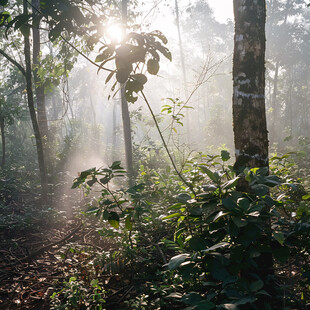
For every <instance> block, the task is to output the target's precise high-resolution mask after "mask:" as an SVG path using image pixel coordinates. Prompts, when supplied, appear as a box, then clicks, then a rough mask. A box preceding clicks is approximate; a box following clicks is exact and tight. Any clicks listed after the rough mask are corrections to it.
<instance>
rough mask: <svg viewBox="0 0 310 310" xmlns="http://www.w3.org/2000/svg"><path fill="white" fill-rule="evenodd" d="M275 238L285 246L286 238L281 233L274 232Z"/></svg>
mask: <svg viewBox="0 0 310 310" xmlns="http://www.w3.org/2000/svg"><path fill="white" fill-rule="evenodd" d="M272 236H273V238H275V239H276V240H277V241H278V242H279V243H280V244H281V245H283V244H284V241H285V237H284V235H283V233H282V232H281V231H274V232H273V234H272Z"/></svg>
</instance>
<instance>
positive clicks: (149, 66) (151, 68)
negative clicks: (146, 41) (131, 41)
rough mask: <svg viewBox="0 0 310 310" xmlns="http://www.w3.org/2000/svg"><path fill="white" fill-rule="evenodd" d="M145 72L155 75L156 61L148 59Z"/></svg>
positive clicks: (156, 69)
mask: <svg viewBox="0 0 310 310" xmlns="http://www.w3.org/2000/svg"><path fill="white" fill-rule="evenodd" d="M147 71H148V72H149V73H150V74H152V75H156V74H157V73H158V71H159V62H158V60H156V59H149V60H148V62H147Z"/></svg>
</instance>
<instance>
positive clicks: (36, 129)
mask: <svg viewBox="0 0 310 310" xmlns="http://www.w3.org/2000/svg"><path fill="white" fill-rule="evenodd" d="M27 4H28V3H27V0H23V14H25V15H27V14H28V8H27ZM24 54H25V64H26V70H25V73H26V75H25V76H26V85H27V100H28V108H29V112H30V117H31V122H32V126H33V131H34V135H35V140H36V147H37V155H38V162H39V170H40V180H41V187H42V198H43V201H44V200H46V198H47V187H48V186H47V185H48V182H47V174H46V166H45V159H44V151H43V142H42V138H41V134H40V129H39V125H38V122H37V117H36V112H35V108H34V99H33V91H32V74H31V53H30V42H29V34H28V35H27V34H24Z"/></svg>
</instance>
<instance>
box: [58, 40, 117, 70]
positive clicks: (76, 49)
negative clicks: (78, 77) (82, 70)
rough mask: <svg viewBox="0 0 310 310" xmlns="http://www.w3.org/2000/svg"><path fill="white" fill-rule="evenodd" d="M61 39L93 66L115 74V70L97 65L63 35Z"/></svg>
mask: <svg viewBox="0 0 310 310" xmlns="http://www.w3.org/2000/svg"><path fill="white" fill-rule="evenodd" d="M60 37H61V38H62V39H63V40H64V41H65V42H66V43H67V44H68V45H70V46H71V47H72V48H73V49H74V50H75V51H76V52H78V53H79V54H80V55H81V56H83V57H84V58H85V59H86V60H88V61H89V62H90V63H91V64H93V65H94V66H96V67H97V68H99V69H102V70H105V71H108V72H114V70H111V69H107V68H104V67H101V66H100V65H98V64H96V63H95V62H94V61H92V60H91V59H90V58H89V57H87V56H86V55H85V54H84V53H82V52H81V51H80V50H79V49H78V48H76V47H75V46H74V45H73V44H72V43H71V42H69V41H68V40H67V39H66V38H65V37H64V36H63V35H62V34H61V35H60Z"/></svg>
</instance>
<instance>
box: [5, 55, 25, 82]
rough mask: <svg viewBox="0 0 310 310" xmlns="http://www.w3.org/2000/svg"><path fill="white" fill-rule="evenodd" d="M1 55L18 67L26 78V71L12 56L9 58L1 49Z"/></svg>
mask: <svg viewBox="0 0 310 310" xmlns="http://www.w3.org/2000/svg"><path fill="white" fill-rule="evenodd" d="M0 54H1V55H2V56H4V57H5V58H6V59H7V60H8V61H9V62H10V63H12V64H13V65H14V66H16V67H17V68H18V69H19V71H20V72H21V73H22V74H23V76H24V77H26V71H25V69H24V68H23V67H22V66H21V65H20V64H19V63H18V62H17V61H16V60H14V59H13V58H12V57H11V56H9V55H8V54H7V53H6V52H5V51H4V50H2V49H0Z"/></svg>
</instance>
